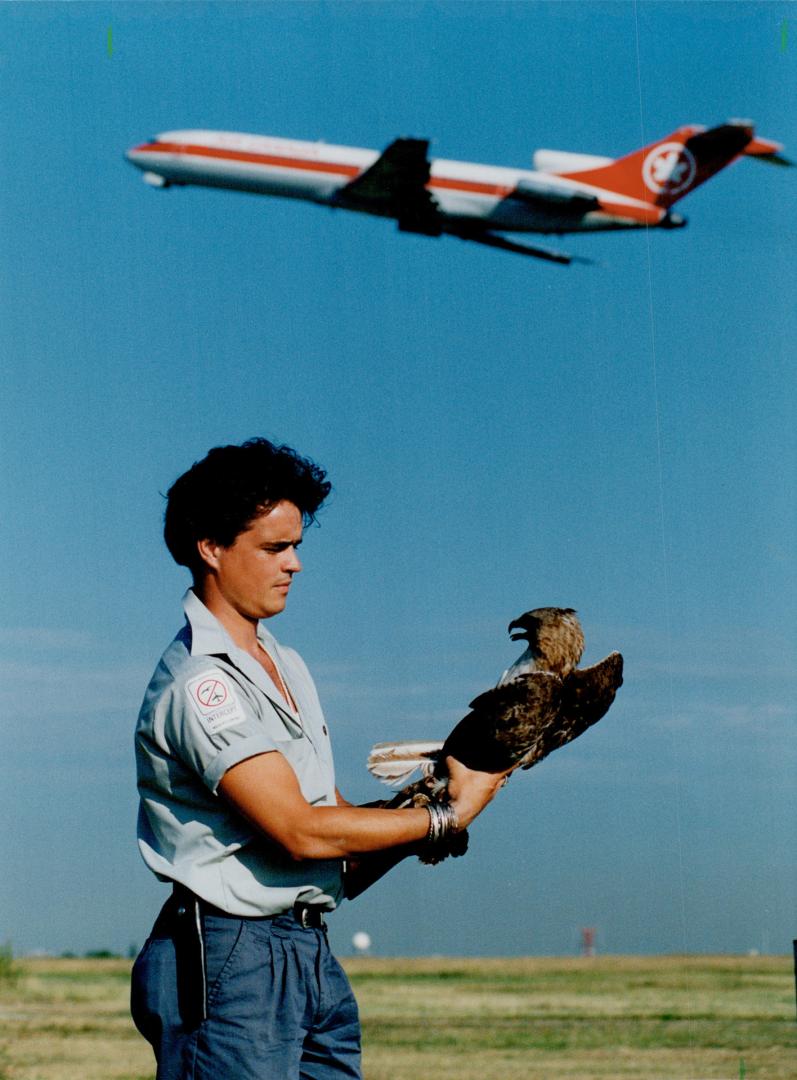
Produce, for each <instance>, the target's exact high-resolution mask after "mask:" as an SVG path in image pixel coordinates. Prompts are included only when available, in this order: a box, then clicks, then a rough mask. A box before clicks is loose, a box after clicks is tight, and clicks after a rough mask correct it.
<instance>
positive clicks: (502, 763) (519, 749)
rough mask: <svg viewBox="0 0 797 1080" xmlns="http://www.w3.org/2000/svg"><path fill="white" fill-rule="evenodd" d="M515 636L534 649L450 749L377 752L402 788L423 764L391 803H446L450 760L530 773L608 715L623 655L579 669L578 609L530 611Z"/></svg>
mask: <svg viewBox="0 0 797 1080" xmlns="http://www.w3.org/2000/svg"><path fill="white" fill-rule="evenodd" d="M509 633H510V634H511V637H512V640H513V641H516V640H518V639H523V640H525V641H526V642H527V645H528V647H527V649H526V651H525V652H524V653H523V654H522V656H520V657H519V658H518V660H517V661H516V662H515V663H514V664H513V665H512V666H511V667H510V668H509V669H508V670H507V671H506V672H504V674H503V676H502V677H501V680H500V681H499V684H498V686H496V687H494V688H493V689H492V690H487V691H486V692H485V693H483V694H479V696H478V697H477V698H474V700H473V701H472V702H471V704H470V709H471V711H470V712H469V713H468V714H467V716H465V717H463V719H462V720H460V721H459V723H458V724H457V725H456V727H455V728H454V729H453V731H452V732H451V733H450V735H449V736H448V738H447V739H446V741H445V742H444V743H443V744H442V746H441V744H440V743H422V742H417V741H416V742H413V743H380V744H379V745H378V746H376V747H374V749H373V751H372V753H371V757H370V758H369V761H368V768H369V769H370V770H371V772H372V773H373V774H374V775H376V776H380V778H383V779H386V780H387V781H388V782H390V781H391V780H392V781H393V782H394V783H397V782H398V783H402V782H404V781H405V780H407V779H408V778H409V776H410V775H411V774H412V772H413V771H414V769H415V768H416V767H420V768H421V771H422V773H423V777H422V779H421V780H418V781H416V782H415V783H414V784H408V785H407V786H406V787H404V788H403V789H402V790H401V791H400V792H399V793H398V794H397V795H396V796H395V797H394V798H393V799H391V800H390V801H389V802H387V803H385V804H384V805H387V806H391V807H395V806H412V805H415V806H417V805H423V802H424V800H426V801H428V799H429V798H430V797H432V798H445V789H446V787H447V784H448V775H447V771H446V766H445V759H446V758H447V757H449V756H450V757H453V758H456V759H457V761H461V762H462V763H463V765H466V766H467V767H468V768H469V769H476V770H479V771H480V772H494V773H498V772H504V771H506V770H507V769H516V768H523V769H530V768H531V766H532V765H536V764H537V762H538V761H542V760H543V758H545V757H547V755H548V754H550V753H551V752H552V751H553V750H556V749H558V748H559V747H560V746H564V745H565V744H566V743H569V742H572V740H573V739H575V738H577V737H578V736H579V735H581V734H582V732H584V731H586V730H587V728H589V727H591V726H592V725H593V724H595V723H597V722H598V720H600V719H601V717H602V716H604V715H605V713H606V711H607V710H608V709H609V706H610V705H611V704H612V702H613V701H614V697H615V694H616V693H617V690H618V689H619V687H620V686H621V685H622V682H623V658H622V656H621V655H620V654H619V653H616V652H614V653H611V654H610V655H609V656H607V657H606V658H605V659H603V660H601V661H599V662H598V663H597V664H593V665H592V667H588V668H583V669H580V668H578V667H577V666H576V665H577V664H578V662H579V660H580V659H581V655H582V653H583V650H584V634H583V632H582V630H581V625H580V623H579V621H578V617H577V615H576V612H575V611H574V610H573V608H554V607H545V608H535V609H534V610H533V611H527V612H526V613H525V614H524V615H521V616H520V617H519V618H518V619H515V620H514V621H513V622H511V623H510V624H509ZM454 853H459V852H454V851H452V852H451V854H454ZM435 861H437V859H436V858H435Z"/></svg>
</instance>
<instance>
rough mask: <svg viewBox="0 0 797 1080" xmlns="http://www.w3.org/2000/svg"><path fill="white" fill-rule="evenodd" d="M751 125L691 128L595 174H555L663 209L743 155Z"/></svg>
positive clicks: (736, 123) (731, 123) (733, 123)
mask: <svg viewBox="0 0 797 1080" xmlns="http://www.w3.org/2000/svg"><path fill="white" fill-rule="evenodd" d="M752 140H753V126H752V124H750V123H748V122H747V121H746V120H730V121H729V122H728V123H727V124H720V126H719V127H715V128H710V129H708V130H707V129H706V128H704V127H699V126H697V125H695V124H691V125H687V126H686V127H680V128H678V130H677V131H674V132H673V133H672V134H671V135H667V136H665V138H663V139H659V140H658V142H655V143H651V144H650V145H649V146H645V147H643V148H642V149H641V150H635V151H634V152H633V153H631V154H627V155H626V157H621V158H618V159H617V160H616V161H613V162H612V163H611V164H610V165H604V166H602V167H600V168H597V169H590V170H580V171H578V172H573V173H559V174H558V175H559V176H562V177H564V178H565V179H568V180H570V179H572V180H578V181H581V182H583V183H586V184H595V186H596V187H602V188H606V189H607V190H609V191H612V192H615V193H617V194H620V195H625V196H628V197H630V198H632V199H639V200H641V201H642V202H646V203H652V204H653V205H654V206H659V207H662V208H663V209H665V210H666V209H667V208H668V207H670V206H672V205H673V203H675V202H677V201H678V199H682V198H683V197H684V195H688V194H689V192H690V191H694V190H695V188H696V187H699V186H700V184H703V183H705V181H706V180H708V179H709V178H710V177H712V176H713V175H714V173H717V172H719V171H720V169H724V168H725V166H726V165H729V164H730V163H731V162H732V161H733V160H734V159H735V158H737V157H739V156H740V155H741V154H744V153H745V150H746V148H747V147H748V145H749V144H750V143H751V142H752Z"/></svg>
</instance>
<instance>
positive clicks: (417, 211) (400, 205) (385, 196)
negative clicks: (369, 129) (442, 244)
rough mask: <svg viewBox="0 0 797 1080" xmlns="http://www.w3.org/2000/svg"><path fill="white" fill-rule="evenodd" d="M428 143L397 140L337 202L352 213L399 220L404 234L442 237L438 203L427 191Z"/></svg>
mask: <svg viewBox="0 0 797 1080" xmlns="http://www.w3.org/2000/svg"><path fill="white" fill-rule="evenodd" d="M428 182H429V142H428V140H427V139H396V140H395V141H394V142H392V143H391V144H390V146H388V148H387V149H386V150H385V152H384V153H383V154H382V155H381V156H380V157H379V158H378V159H377V160H376V161H375V162H374V163H373V165H371V166H369V168H367V169H365V171H364V172H361V173H360V175H359V176H357V177H355V179H354V180H352V181H351V182H350V183H348V184H346V186H345V187H344V188H341V190H340V191H339V192H338V195H337V198H336V200H335V201H336V202H337V203H338V204H339V205H340V206H344V207H346V208H348V209H352V210H365V211H367V212H368V213H371V214H380V215H383V216H384V217H394V218H397V219H398V223H399V228H400V229H402V230H403V231H404V232H418V233H423V234H425V235H427V236H439V235H440V233H441V232H442V228H441V225H440V213H439V210H438V206H437V203H436V202H435V200H434V198H433V197H432V195H431V194H430V193H429V191H427V189H426V184H427V183H428Z"/></svg>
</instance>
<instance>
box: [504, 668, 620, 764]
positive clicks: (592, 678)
mask: <svg viewBox="0 0 797 1080" xmlns="http://www.w3.org/2000/svg"><path fill="white" fill-rule="evenodd" d="M622 685H623V658H622V656H621V655H620V653H618V652H614V653H610V654H609V655H608V656H607V657H605V659H603V660H599V661H598V663H597V664H593V665H592V666H591V667H588V668H581V669H576V670H575V671H572V672H571V673H570V675H568V677H567V678H566V679H565V681H564V686H563V688H562V699H561V708H560V712H559V716H558V719H557V721H556V723H554V724H552V725H551V726H550V727H549V728H548V729H547V730H546V731H544V732H543V733H542V738H541V739H540V741H539V744H538V746H536V747H534V748H533V749H532V751H531V753H530V754H528V755H527V756H526V757H525V758H524V759H523V760H522V761H521V763H520V764H521V768H523V769H530V768H531V766H532V765H536V764H537V762H538V761H541V760H542V759H543V758H544V757H545V756H546V755H547V754H550V753H551V751H552V750H556V749H558V747H560V746H564V745H565V744H566V743H569V742H572V740H573V739H575V738H577V737H578V736H579V735H581V734H582V732H584V731H586V730H587V728H588V727H591V726H592V725H593V724H597V722H598V721H599V720H600V718H601V717H602V716H605V715H606V712H607V711H608V709H609V706H610V705H611V703H612V702H613V701H614V696H615V694H616V693H617V691H618V690H619V688H620V687H621V686H622Z"/></svg>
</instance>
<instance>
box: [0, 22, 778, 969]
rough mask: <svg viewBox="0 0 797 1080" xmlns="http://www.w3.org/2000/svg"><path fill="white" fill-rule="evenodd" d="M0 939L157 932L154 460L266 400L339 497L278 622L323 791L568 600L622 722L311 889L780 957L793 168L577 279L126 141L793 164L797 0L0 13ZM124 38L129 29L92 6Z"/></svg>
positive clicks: (637, 940)
mask: <svg viewBox="0 0 797 1080" xmlns="http://www.w3.org/2000/svg"><path fill="white" fill-rule="evenodd" d="M0 27H1V28H2V30H3V33H2V46H1V47H0V88H2V93H3V97H4V99H5V100H6V101H10V102H13V104H14V107H13V108H12V109H8V110H6V112H5V115H4V118H3V120H2V125H3V136H4V137H3V140H2V152H1V153H0V183H1V184H2V190H3V200H2V210H0V239H1V240H2V247H1V248H0V251H2V255H0V274H1V275H2V279H1V280H2V287H1V288H0V355H2V357H3V363H2V394H1V396H0V401H2V404H0V420H1V421H2V423H1V424H0V482H1V483H2V495H3V502H4V505H5V506H6V508H7V513H6V514H5V515H4V520H3V525H2V540H3V551H4V558H3V563H2V566H3V573H2V592H3V597H4V604H3V613H2V622H1V623H0V642H2V645H3V650H2V652H3V658H4V659H3V661H2V671H3V675H4V682H5V689H6V692H5V695H4V697H5V706H6V707H5V709H4V710H3V714H2V729H1V730H2V744H1V745H2V752H3V760H4V762H5V773H6V783H5V784H4V785H3V789H2V796H1V797H2V803H1V804H0V808H1V809H2V812H3V814H4V819H5V821H6V822H8V823H9V825H10V827H9V828H7V829H4V830H3V840H2V845H3V850H2V861H3V865H4V867H5V868H6V872H5V873H4V874H3V883H2V885H1V886H0V939H8V940H10V941H12V943H13V944H14V946H15V948H17V949H18V950H19V951H27V950H34V949H39V948H41V949H48V950H51V951H61V950H64V949H72V950H76V951H82V950H85V949H90V948H101V947H110V948H118V949H126V948H127V947H128V945H129V944H131V943H140V942H141V941H142V940H143V938H144V936H145V934H146V932H147V930H148V928H149V925H150V923H151V921H152V918H153V916H154V913H155V911H156V910H157V907H158V905H159V903H160V901H161V899H162V898H163V887H162V886H159V885H158V884H157V883H156V882H155V881H154V879H152V878H151V877H150V875H149V874H148V871H147V870H146V869H145V867H144V865H143V863H141V862H140V860H139V857H138V853H137V850H136V847H135V841H134V835H133V830H134V817H135V809H136V796H135V789H134V771H133V760H132V729H133V725H134V721H135V715H136V713H137V710H138V706H139V703H140V699H141V696H142V693H143V690H144V687H145V685H146V683H147V680H148V678H149V675H150V672H151V670H152V668H153V666H154V664H155V662H156V660H157V658H158V656H159V655H160V653H161V651H162V650H163V648H164V647H165V646H166V644H167V643H168V642H169V640H170V639H171V637H172V636H173V634H174V632H175V631H176V630H177V629H178V627H179V625H180V607H179V601H180V597H181V595H182V592H183V589H184V588H185V586H186V584H187V581H186V579H185V576H184V572H183V571H181V570H179V569H178V568H177V567H175V566H174V565H173V564H171V562H170V560H169V557H168V554H167V552H166V550H165V548H164V547H163V545H162V542H161V539H160V521H161V514H162V506H163V503H162V499H161V496H160V493H161V492H163V491H165V490H166V488H167V487H168V486H169V484H170V483H171V482H172V480H173V479H174V478H175V477H176V476H177V475H178V474H179V473H180V472H182V471H183V470H184V469H185V468H186V467H188V465H190V463H191V462H192V461H194V460H195V459H197V458H198V457H200V456H202V455H203V454H204V453H205V451H206V450H207V449H208V448H209V447H211V446H213V445H217V444H219V443H224V442H234V441H240V440H242V439H244V438H247V437H250V436H252V435H256V434H263V435H267V436H270V437H272V438H275V439H278V440H281V441H287V442H290V443H292V444H294V445H295V446H297V447H298V448H299V449H300V450H301V451H302V452H303V453H305V454H309V455H310V456H312V457H314V458H316V459H317V460H318V461H319V462H321V463H322V464H323V465H324V466H325V467H326V468H327V469H328V470H329V472H330V475H331V479H332V481H333V483H334V486H335V491H334V494H333V497H332V499H331V501H330V503H329V505H328V508H327V509H326V510H325V511H324V512H323V514H322V515H321V526H320V528H318V529H314V530H312V531H311V532H310V533H309V534H308V536H307V540H306V544H305V547H304V548H303V553H304V562H305V567H306V568H305V571H304V572H303V574H302V575H301V578H300V580H299V581H298V582H297V587H296V588H295V589H294V592H293V593H292V597H291V605H290V609H289V610H288V611H287V612H286V613H285V614H284V615H283V616H281V617H280V618H279V620H278V621H276V622H275V623H274V624H273V625H272V629H273V630H274V632H275V633H276V634H277V635H278V637H280V638H281V639H282V640H284V641H285V642H287V643H290V644H293V645H295V646H296V647H297V648H299V650H300V651H301V652H302V654H303V655H304V656H305V658H306V660H307V661H308V663H309V664H310V666H311V669H312V670H313V672H314V674H315V676H316V680H317V682H318V685H319V689H320V692H321V696H322V700H323V702H324V704H325V708H326V712H327V716H328V719H329V721H330V724H331V726H332V729H333V734H334V742H335V747H336V757H337V763H338V772H339V780H340V786H341V788H342V790H343V791H344V793H345V794H346V795H347V796H348V797H349V798H352V799H354V800H359V801H365V800H368V799H373V798H376V797H378V796H379V794H380V789H379V787H378V785H376V782H375V781H372V780H371V779H370V778H369V777H368V775H367V774H366V772H365V769H364V764H363V763H364V759H365V756H366V754H367V751H368V749H369V747H370V745H371V743H372V742H374V741H379V740H382V739H387V738H391V737H400V736H402V735H405V736H407V737H413V736H421V735H428V736H435V735H441V736H442V735H444V734H445V733H446V732H447V730H448V729H449V728H450V726H451V725H452V724H453V722H454V721H456V719H458V718H459V716H461V715H462V713H463V710H464V708H465V707H466V705H467V702H468V701H469V700H470V699H471V698H472V697H473V696H474V695H475V694H476V693H478V692H479V691H481V690H483V689H484V688H485V687H487V686H489V685H490V684H491V683H492V682H494V681H495V679H496V678H497V677H498V675H499V674H500V672H501V671H502V670H503V669H504V668H505V667H506V666H507V664H508V663H509V662H510V661H511V660H512V659H513V658H514V656H515V655H516V652H517V647H516V646H515V645H512V644H511V643H510V642H509V640H508V638H507V637H506V633H505V630H506V625H507V623H508V622H509V620H510V619H511V618H513V617H515V616H516V615H518V614H519V613H520V612H521V611H523V610H525V609H527V608H530V607H535V606H539V605H542V604H562V605H572V606H574V607H576V608H578V610H579V612H580V614H581V617H582V621H583V624H584V628H585V632H586V635H587V653H586V659H587V660H589V661H593V660H596V659H598V658H599V657H600V656H602V655H604V654H605V653H607V652H609V651H610V650H611V649H614V648H617V649H620V650H621V651H622V652H623V654H624V655H625V657H626V683H625V686H624V687H623V689H622V691H621V693H620V695H619V697H618V700H617V703H616V705H615V706H614V708H613V709H612V711H611V713H610V714H609V715H608V716H607V717H606V719H605V720H604V721H602V723H601V724H600V725H599V726H598V727H597V728H596V729H595V730H594V731H592V732H590V733H589V734H588V735H585V736H584V738H582V739H581V740H579V741H578V742H577V743H575V744H574V745H572V746H570V747H568V748H566V749H564V750H562V751H559V752H557V753H556V754H555V755H554V756H552V757H551V758H550V759H549V760H548V761H547V762H545V763H543V764H542V765H541V766H540V767H538V768H537V769H535V770H533V771H532V772H530V773H524V774H522V775H521V776H519V777H516V778H515V779H514V780H513V782H512V784H511V785H510V786H509V787H508V788H507V790H506V791H505V792H503V793H502V794H501V797H500V799H499V800H498V801H497V803H496V804H495V805H494V806H493V807H491V808H490V810H489V811H488V813H487V814H486V815H485V816H484V817H483V818H482V819H481V820H480V821H479V822H478V823H477V825H476V827H475V828H474V829H473V833H472V842H471V852H470V853H469V855H468V857H467V859H463V860H459V861H456V862H451V863H449V864H445V865H443V866H441V867H439V868H436V869H429V868H425V867H421V866H419V865H417V864H414V865H413V864H409V863H408V864H406V865H404V866H402V867H401V868H400V869H399V870H397V871H396V872H395V873H394V874H393V875H392V876H391V878H389V879H387V880H386V881H384V882H383V883H381V884H380V885H378V886H377V887H376V888H374V890H372V892H371V893H369V894H367V895H366V896H364V897H363V898H362V899H361V900H359V901H357V902H356V903H355V904H351V905H346V906H345V907H343V908H342V909H341V911H340V912H339V913H338V914H337V915H336V917H335V920H334V926H333V930H332V936H333V939H334V941H335V943H336V944H337V946H338V947H339V949H340V950H341V951H346V949H347V948H348V943H349V941H350V938H351V934H352V932H353V931H354V930H355V929H360V928H363V929H367V930H368V931H369V932H370V933H371V935H372V937H373V939H374V943H375V946H374V947H375V951H377V952H379V953H384V954H387V953H401V954H412V953H466V954H503V953H540V954H545V953H567V952H572V951H575V950H576V949H577V947H578V941H579V931H580V928H581V927H583V926H594V927H596V928H597V943H598V947H599V950H602V951H607V952H658V951H662V952H678V951H706V952H709V951H710V952H743V951H746V950H748V949H751V948H757V949H760V950H762V951H771V952H788V951H790V947H791V945H790V943H791V940H792V938H793V937H794V936H795V933H796V932H797V912H796V911H795V891H796V889H795V886H797V857H796V856H795V849H794V835H795V829H796V827H797V798H796V797H795V786H794V771H795V765H797V753H796V752H795V739H794V719H795V717H794V704H793V702H794V696H795V694H794V690H795V685H794V683H795V679H794V659H795V633H794V616H793V612H794V610H795V572H794V560H793V552H794V550H795V515H794V475H795V456H796V455H795V436H794V432H795V430H797V425H796V424H795V415H794V413H795V406H794V403H795V396H794V374H793V361H792V360H791V357H792V355H793V341H794V337H795V329H797V326H796V325H795V324H796V322H797V318H796V316H795V305H794V302H793V291H794V241H795V224H794V223H795V220H797V216H796V214H795V210H797V199H796V197H795V193H796V192H797V187H796V186H795V185H796V184H797V180H795V175H796V174H795V173H794V172H790V171H789V170H785V169H774V168H770V167H766V166H764V165H761V164H760V163H758V162H755V161H742V162H738V163H736V164H735V165H734V166H732V167H731V168H730V169H728V170H727V171H725V172H723V173H721V174H720V175H719V176H717V177H715V178H714V179H713V180H712V181H710V182H709V183H708V184H706V185H705V186H704V187H702V188H701V189H699V190H698V191H697V192H695V193H694V194H693V195H691V196H689V197H688V198H687V199H686V200H685V201H684V202H683V203H681V204H680V205H679V207H678V209H679V210H680V211H681V212H683V213H684V214H685V215H686V216H687V217H689V218H690V224H689V227H688V228H687V229H685V230H682V231H679V232H674V233H656V232H652V233H650V234H649V235H646V234H645V233H644V232H640V233H638V234H632V233H628V234H616V235H605V236H598V235H596V236H573V237H565V238H563V239H562V240H561V244H560V246H561V247H562V248H563V249H564V250H568V251H570V252H573V253H576V254H580V255H584V256H587V257H590V258H592V259H594V260H596V265H594V266H580V265H574V266H571V267H569V268H563V267H558V266H552V265H547V264H544V263H539V264H538V263H537V262H535V261H533V260H528V259H522V258H520V257H516V256H512V255H509V254H505V253H500V252H495V251H490V250H486V249H481V248H477V247H475V246H470V245H466V244H463V243H461V242H459V241H457V240H454V239H450V238H449V239H445V238H444V239H439V240H433V239H429V238H424V237H417V236H410V235H400V234H398V233H397V231H396V230H395V227H394V226H393V225H392V224H391V223H389V222H385V221H381V220H378V219H375V218H368V217H366V216H361V215H356V214H347V213H344V212H331V211H326V210H322V209H319V208H315V207H312V206H309V205H305V204H301V203H297V202H289V201H280V200H275V199H266V198H261V197H254V196H247V195H241V194H236V193H226V192H218V191H203V190H199V189H178V190H170V191H166V192H158V191H153V190H151V189H149V188H147V187H146V186H145V185H144V184H142V183H141V181H140V177H139V174H138V173H137V172H136V170H134V169H133V168H131V167H130V166H129V164H127V163H126V162H125V161H124V158H123V153H124V150H125V149H127V148H129V147H130V146H133V145H135V144H137V143H140V142H142V141H143V140H144V139H146V138H148V137H150V136H152V135H154V134H155V133H157V132H159V131H164V130H169V129H175V128H183V127H186V128H187V127H207V128H221V129H227V130H240V131H251V132H259V133H264V134H274V135H282V136H287V137H292V138H307V139H318V138H322V139H325V140H327V141H330V142H340V143H350V144H352V145H358V146H368V147H374V148H380V147H383V146H386V145H387V144H388V143H389V142H390V141H391V140H392V139H393V138H395V137H396V136H398V135H412V136H417V137H424V138H427V137H428V138H430V139H432V140H433V143H432V153H433V154H437V155H438V156H442V157H449V158H455V159H461V160H466V161H484V162H490V163H495V164H502V165H511V166H520V167H523V166H527V165H529V163H530V155H531V153H532V152H533V150H534V149H536V148H538V147H551V148H556V149H566V150H573V151H583V152H586V153H596V154H606V155H610V156H619V155H620V154H622V153H626V152H628V151H630V150H632V149H634V148H635V147H638V146H640V145H642V144H643V143H645V142H648V141H652V140H653V139H655V138H658V137H660V136H663V135H665V134H666V133H667V132H669V131H671V130H673V129H675V128H676V127H678V126H679V125H681V124H683V123H690V122H691V123H705V124H714V123H719V122H722V121H723V120H725V119H727V118H729V117H734V116H743V117H747V116H749V117H751V118H752V119H753V120H754V121H755V122H756V125H757V130H758V131H759V132H760V133H761V134H763V135H765V136H768V137H771V138H775V139H780V140H781V141H783V142H784V143H785V144H786V147H787V152H789V151H791V152H792V154H793V155H797V125H795V119H794V109H793V105H792V103H793V101H794V100H795V91H797V85H795V84H796V83H797V17H795V15H794V8H793V6H791V5H786V4H777V3H770V4H747V3H732V4H724V3H705V4H704V3H688V4H686V3H677V4H670V3H640V4H638V5H637V4H633V3H630V2H628V3H626V2H623V3H616V4H601V3H580V2H573V3H565V2H562V3H531V2H529V3H514V4H504V3H500V2H495V3H486V4H481V3H464V2H457V3H450V2H448V3H447V2H438V3H406V4H404V3H402V4H390V3H363V4H361V3H328V4H317V3H312V2H308V3H287V2H286V3H278V4H270V3H258V4H245V3H235V4H232V3H230V4H201V5H194V4H191V3H182V4H179V5H175V4H164V3H139V4H127V3H114V4H106V3H94V4H83V3H70V4H48V3H39V4H15V3H7V4H5V5H3V6H2V8H0ZM109 28H110V30H111V46H112V47H111V49H110V50H109V43H108V31H109Z"/></svg>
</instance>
